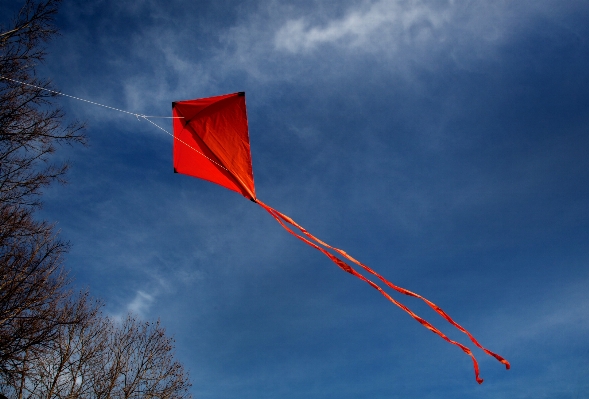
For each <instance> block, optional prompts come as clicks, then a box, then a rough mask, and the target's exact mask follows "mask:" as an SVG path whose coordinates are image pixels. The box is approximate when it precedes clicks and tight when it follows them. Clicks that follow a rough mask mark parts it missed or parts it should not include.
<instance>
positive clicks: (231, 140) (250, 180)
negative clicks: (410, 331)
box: [158, 92, 510, 384]
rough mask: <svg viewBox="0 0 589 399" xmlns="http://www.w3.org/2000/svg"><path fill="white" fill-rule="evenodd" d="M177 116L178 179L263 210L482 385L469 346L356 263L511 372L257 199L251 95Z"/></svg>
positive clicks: (179, 106) (212, 101) (186, 104)
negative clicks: (459, 357) (465, 362)
mask: <svg viewBox="0 0 589 399" xmlns="http://www.w3.org/2000/svg"><path fill="white" fill-rule="evenodd" d="M172 113H173V126H174V139H175V140H174V172H175V173H182V174H186V175H189V176H193V177H197V178H200V179H204V180H208V181H210V182H212V183H216V184H218V185H221V186H223V187H225V188H228V189H229V190H233V191H236V192H238V193H239V194H241V195H243V196H244V197H245V198H247V199H249V200H251V201H253V202H255V203H256V204H258V205H259V206H261V207H262V208H263V209H264V210H265V211H266V212H268V213H269V214H270V215H271V216H272V217H273V218H274V219H276V221H277V222H278V223H279V224H280V225H281V226H282V227H283V228H284V229H285V230H286V231H287V232H289V233H290V234H292V235H293V236H295V237H297V238H298V239H299V240H301V241H303V242H304V243H305V244H307V245H309V246H311V247H313V248H315V249H317V250H318V251H320V252H321V253H323V254H324V255H325V256H327V257H328V258H329V259H330V260H331V261H332V262H333V263H335V264H336V265H337V266H338V267H339V268H341V269H342V270H344V271H345V272H348V273H350V274H352V275H353V276H355V277H357V278H359V279H360V280H362V281H364V282H365V283H367V284H369V285H370V286H371V287H372V288H374V289H376V290H378V292H380V293H381V294H382V295H383V296H384V297H385V298H387V299H388V300H389V301H391V302H392V303H394V304H395V305H397V306H398V307H400V308H401V309H403V310H404V311H405V312H407V313H408V314H409V315H410V316H411V317H412V318H413V319H415V320H416V321H417V322H419V323H420V324H421V325H423V326H424V327H425V328H427V329H428V330H430V331H432V332H433V333H435V334H437V335H439V336H440V337H441V338H442V339H444V340H445V341H447V342H449V343H451V344H452V345H455V346H457V347H459V348H460V349H462V351H464V352H465V353H466V354H467V355H468V356H470V357H471V359H472V361H473V365H474V372H475V378H476V380H477V382H478V383H479V384H481V383H482V382H483V379H482V378H481V377H480V375H479V365H478V362H477V360H476V358H475V356H474V354H473V353H472V351H471V350H470V349H469V348H468V347H467V346H465V345H463V344H461V343H459V342H456V341H454V340H451V339H450V338H448V336H446V335H445V334H444V333H442V332H441V331H440V330H438V329H437V328H436V327H434V326H433V325H432V324H431V323H429V322H428V321H426V320H425V319H423V318H421V317H420V316H418V315H417V314H415V313H414V312H413V311H411V310H410V309H409V308H408V307H407V306H405V305H403V304H402V303H400V302H398V301H397V300H395V299H394V298H393V297H391V296H390V295H389V294H388V293H387V292H386V291H384V290H383V289H382V288H381V287H380V286H379V285H377V284H376V283H374V282H373V281H371V280H369V279H368V278H366V277H364V275H362V274H360V273H359V272H358V271H356V269H354V268H353V267H352V266H351V265H350V263H353V264H355V265H356V266H359V267H360V268H362V269H363V270H364V271H366V272H367V273H369V274H371V275H372V276H374V277H376V278H377V279H378V280H380V281H381V282H382V283H384V284H385V285H386V286H387V287H389V288H391V289H392V290H394V291H396V292H399V293H401V294H403V295H407V296H411V297H414V298H418V299H421V300H422V301H424V302H425V303H426V304H427V305H428V306H430V307H431V308H432V309H433V310H434V311H436V312H437V313H438V314H439V315H440V316H442V317H443V318H444V319H445V320H446V321H447V322H448V323H450V324H451V325H453V326H454V327H456V328H457V329H458V330H459V331H461V332H463V333H464V334H466V335H467V336H468V338H469V339H470V340H471V342H472V343H473V344H474V345H475V346H477V347H478V348H480V349H482V350H483V351H484V352H485V353H486V354H488V355H490V356H493V357H494V358H495V359H497V360H498V361H500V362H501V363H503V364H504V365H505V367H506V368H507V369H509V368H510V365H509V362H508V361H507V360H505V359H504V358H502V357H501V356H499V355H498V354H496V353H494V352H491V351H490V350H488V349H486V348H485V347H483V346H482V345H481V344H480V343H479V342H478V341H477V340H476V339H475V338H474V336H472V334H471V333H469V332H468V331H467V330H466V329H465V328H464V327H462V326H461V325H460V324H458V323H456V322H455V321H454V320H453V319H452V318H451V317H450V316H449V315H448V314H447V313H446V312H444V311H443V310H442V309H441V308H440V307H439V306H437V305H436V304H434V303H433V302H431V301H430V300H428V299H426V298H424V297H422V296H421V295H419V294H416V293H414V292H411V291H409V290H406V289H405V288H401V287H399V286H396V285H395V284H393V283H391V282H390V281H388V280H387V279H385V278H384V277H382V276H381V275H380V274H378V273H377V272H375V271H374V270H372V269H371V268H370V267H368V266H366V265H365V264H363V263H362V262H359V261H358V260H356V259H354V258H352V257H351V256H350V255H348V254H347V253H346V252H344V251H343V250H341V249H339V248H335V247H332V246H330V245H329V244H327V243H325V242H323V241H321V240H320V239H318V238H317V237H315V236H313V235H312V234H311V233H309V232H308V231H307V230H305V229H304V228H303V227H301V226H300V225H299V224H297V223H296V222H295V221H294V220H293V219H291V218H290V217H288V216H286V215H284V214H283V213H280V212H278V211H277V210H276V209H274V208H271V207H270V206H268V205H266V204H264V203H263V202H262V201H260V200H259V199H258V198H257V197H256V191H255V187H254V175H253V170H252V160H251V151H250V141H249V132H248V124H247V113H246V107H245V93H243V92H239V93H233V94H226V95H222V96H215V97H208V98H201V99H196V100H188V101H177V102H174V103H172ZM158 127H159V126H158ZM195 152H196V153H197V154H195ZM334 253H335V254H337V255H339V256H340V257H338V256H337V255H335V254H334ZM342 258H343V259H345V260H343V259H342ZM346 261H347V262H346ZM348 262H349V263H348Z"/></svg>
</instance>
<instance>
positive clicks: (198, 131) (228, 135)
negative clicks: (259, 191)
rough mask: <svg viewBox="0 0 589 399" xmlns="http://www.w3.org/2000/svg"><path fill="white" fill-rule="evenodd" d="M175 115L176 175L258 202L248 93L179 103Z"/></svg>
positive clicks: (174, 108)
mask: <svg viewBox="0 0 589 399" xmlns="http://www.w3.org/2000/svg"><path fill="white" fill-rule="evenodd" d="M172 113H173V116H174V117H176V118H174V138H175V139H176V140H174V171H175V172H177V173H183V174H186V175H190V176H194V177H198V178H200V179H205V180H208V181H210V182H213V183H217V184H219V185H221V186H223V187H226V188H228V189H229V190H233V191H237V192H238V193H240V194H241V195H243V196H244V197H246V198H249V199H251V200H255V199H256V190H255V189H254V173H253V171H252V155H251V153H250V139H249V133H248V129H247V115H246V113H245V93H243V92H242V93H234V94H226V95H224V96H217V97H209V98H201V99H198V100H189V101H178V102H175V103H172ZM194 151H196V152H198V153H200V154H201V156H196V154H195V153H194Z"/></svg>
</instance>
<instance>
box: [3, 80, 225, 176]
mask: <svg viewBox="0 0 589 399" xmlns="http://www.w3.org/2000/svg"><path fill="white" fill-rule="evenodd" d="M0 79H5V80H10V81H11V82H14V83H18V84H21V85H25V86H30V87H34V88H35V89H39V90H44V91H48V92H50V93H54V94H57V95H59V96H64V97H69V98H73V99H74V100H78V101H83V102H85V103H89V104H93V105H98V106H100V107H104V108H108V109H111V110H113V111H119V112H123V113H125V114H129V115H133V116H135V117H136V118H137V119H139V118H143V119H145V120H146V121H147V122H149V123H151V124H152V125H154V126H155V127H157V128H158V129H160V130H161V131H163V132H165V133H166V134H168V135H170V136H172V138H173V139H175V140H178V141H179V142H181V143H182V144H184V145H185V146H187V147H188V148H190V149H191V150H193V151H194V152H196V153H198V154H200V155H202V156H203V157H205V158H206V159H208V160H209V161H211V162H212V163H214V164H215V165H217V166H218V167H220V168H223V169H225V170H226V171H228V172H229V169H227V168H226V167H225V166H223V165H221V164H220V163H218V162H217V161H215V160H214V159H211V158H209V157H207V156H206V155H205V154H203V153H202V152H200V151H199V150H197V149H196V148H194V147H193V146H191V145H190V144H188V143H186V142H185V141H183V140H181V139H179V138H178V137H175V136H174V135H173V134H172V133H170V132H168V131H167V130H166V129H164V128H163V127H161V126H160V125H158V124H157V123H155V122H154V121H152V120H149V119H148V118H161V119H183V118H184V117H183V116H153V115H144V114H138V113H135V112H130V111H125V110H124V109H119V108H115V107H111V106H110V105H105V104H100V103H97V102H95V101H90V100H86V99H84V98H80V97H76V96H71V95H69V94H64V93H62V92H59V91H55V90H51V89H47V88H45V87H41V86H36V85H33V84H30V83H26V82H21V81H20V80H16V79H11V78H7V77H5V76H0Z"/></svg>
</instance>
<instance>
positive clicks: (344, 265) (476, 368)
mask: <svg viewBox="0 0 589 399" xmlns="http://www.w3.org/2000/svg"><path fill="white" fill-rule="evenodd" d="M256 203H258V204H259V205H260V206H261V207H262V208H264V209H265V210H266V211H267V212H268V213H269V214H270V215H271V216H272V217H273V218H274V219H276V221H277V222H278V223H279V224H280V225H281V226H282V227H283V228H284V229H285V230H286V231H287V232H289V233H290V234H292V235H293V236H295V237H297V238H298V239H299V240H301V241H303V242H305V243H306V244H307V245H309V246H311V247H313V248H315V249H317V250H318V251H320V252H322V253H323V254H324V255H325V256H327V257H328V258H329V259H330V260H331V261H332V262H333V263H335V264H336V265H337V266H338V267H340V268H341V269H342V270H344V271H346V272H348V273H350V274H352V275H353V276H355V277H357V278H359V279H360V280H362V281H364V282H366V283H368V284H369V285H370V286H371V287H373V288H374V289H376V290H378V291H379V292H380V293H381V294H382V295H383V296H384V297H385V298H387V299H388V300H389V301H391V302H392V303H394V304H395V305H397V306H398V307H399V308H401V309H403V310H404V311H405V312H407V313H408V314H409V315H410V316H411V317H413V319H415V320H416V321H417V322H419V323H420V324H421V325H423V326H424V327H425V328H427V329H428V330H430V331H431V332H433V333H435V334H437V335H438V336H440V337H441V338H442V339H444V340H445V341H446V342H449V343H451V344H452V345H455V346H457V347H459V348H460V349H462V351H463V352H464V353H466V354H467V355H468V356H470V358H471V359H472V361H473V366H474V372H475V378H476V380H477V382H478V383H479V384H482V383H483V379H482V378H481V377H480V372H479V365H478V362H477V360H476V358H475V356H474V354H473V353H472V351H471V350H470V349H469V348H468V347H466V346H465V345H462V344H461V343H459V342H456V341H453V340H451V339H450V338H448V336H446V335H445V334H444V333H443V332H441V331H440V330H438V329H437V328H436V327H434V326H433V325H432V324H431V323H429V322H428V321H426V320H425V319H423V318H421V317H420V316H418V315H417V314H415V313H414V312H413V311H411V309H409V308H408V307H407V306H405V305H403V304H402V303H400V302H398V301H397V300H395V299H394V298H393V297H391V296H390V295H389V294H387V293H386V292H385V291H384V290H383V289H382V288H380V287H379V286H378V285H377V284H376V283H374V282H373V281H370V280H369V279H367V278H366V277H364V276H363V275H361V274H360V273H358V272H357V271H356V270H354V269H353V268H352V267H351V266H350V265H348V264H347V263H346V262H344V261H343V260H341V259H339V258H338V257H336V256H335V255H333V254H331V253H329V252H328V251H327V250H325V249H323V248H321V247H319V246H318V245H316V244H315V243H313V242H311V241H309V240H308V239H307V238H305V237H303V236H301V235H300V234H297V233H296V232H294V231H293V230H291V229H290V228H289V227H288V226H286V225H285V224H284V222H283V221H282V220H281V219H282V216H285V215H282V214H281V213H280V212H278V211H276V210H275V209H273V208H271V207H269V206H268V205H266V204H264V203H263V202H261V201H260V200H256ZM287 218H288V217H287ZM288 219H290V218H288ZM285 221H286V222H288V223H290V222H289V221H288V220H286V219H285ZM313 239H314V240H316V241H319V240H318V239H316V238H315V237H313Z"/></svg>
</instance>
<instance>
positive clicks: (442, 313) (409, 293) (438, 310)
mask: <svg viewBox="0 0 589 399" xmlns="http://www.w3.org/2000/svg"><path fill="white" fill-rule="evenodd" d="M274 211H275V212H276V214H277V215H278V216H279V217H280V218H281V219H283V220H284V221H286V222H287V223H289V224H291V225H293V226H295V227H296V228H298V229H299V230H300V231H301V232H302V233H303V234H304V235H305V236H307V237H308V238H310V239H312V240H314V241H316V242H317V243H319V244H320V245H322V246H324V247H326V248H329V249H331V250H333V251H335V252H337V253H338V254H340V255H342V256H343V257H345V258H346V259H348V260H349V261H351V262H353V263H355V264H357V265H358V266H360V267H362V268H363V269H364V270H366V271H367V272H368V273H370V274H372V275H373V276H375V277H377V278H378V279H379V280H381V281H382V282H383V283H385V284H386V285H387V286H389V287H390V288H392V289H393V290H395V291H397V292H399V293H401V294H404V295H407V296H411V297H414V298H419V299H421V300H422V301H423V302H425V303H426V304H427V305H428V306H429V307H430V308H432V309H433V310H434V311H436V313H438V314H439V315H440V316H442V317H443V318H444V319H445V320H446V321H448V322H449V323H450V324H452V325H453V326H454V327H456V328H457V329H458V330H459V331H461V332H463V333H464V334H466V335H467V336H468V338H469V339H470V340H471V341H472V343H473V344H475V345H476V346H477V347H479V348H480V349H482V350H483V351H484V352H485V353H486V354H487V355H489V356H492V357H494V358H495V359H497V360H498V361H499V362H501V363H503V364H504V365H505V367H506V368H507V369H509V368H510V367H511V366H510V364H509V362H508V361H507V360H506V359H504V358H503V357H501V356H500V355H498V354H496V353H494V352H492V351H490V350H488V349H487V348H485V347H483V346H482V345H481V344H480V343H479V342H478V341H477V340H476V338H475V337H474V336H473V335H472V334H471V333H470V332H469V331H468V330H466V329H465V328H464V327H462V326H461V325H460V324H458V323H457V322H455V321H454V320H453V319H452V318H451V317H450V315H448V314H447V313H446V312H445V311H444V310H443V309H442V308H440V307H439V306H438V305H436V304H435V303H433V302H432V301H430V300H429V299H427V298H424V297H423V296H421V295H419V294H417V293H415V292H412V291H409V290H407V289H405V288H402V287H399V286H397V285H395V284H393V283H391V282H390V281H388V280H387V279H385V278H384V277H383V276H381V275H380V274H379V273H377V272H376V271H374V270H372V269H371V268H370V267H368V266H367V265H365V264H363V263H362V262H360V261H358V260H356V259H354V258H353V257H351V256H350V255H348V254H347V253H346V252H345V251H343V250H341V249H339V248H335V247H332V246H331V245H329V244H327V243H325V242H324V241H322V240H320V239H318V238H317V237H315V236H314V235H312V234H311V233H309V232H308V231H307V230H306V229H305V228H303V227H302V226H300V225H299V224H298V223H296V222H295V221H294V220H293V219H292V218H290V217H288V216H286V215H284V214H283V213H281V212H279V211H277V210H274Z"/></svg>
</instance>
